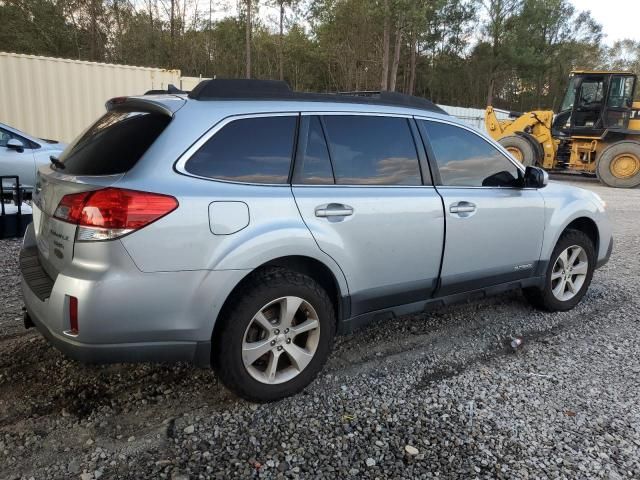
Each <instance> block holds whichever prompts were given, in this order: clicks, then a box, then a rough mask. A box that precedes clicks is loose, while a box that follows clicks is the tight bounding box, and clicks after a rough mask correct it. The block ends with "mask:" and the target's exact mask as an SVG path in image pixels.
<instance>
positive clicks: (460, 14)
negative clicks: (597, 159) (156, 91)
mask: <svg viewBox="0 0 640 480" xmlns="http://www.w3.org/2000/svg"><path fill="white" fill-rule="evenodd" d="M220 2H221V0H215V1H214V0H212V5H213V6H214V8H217V7H219V6H220ZM203 3H204V2H202V1H199V2H196V1H191V2H189V1H179V0H134V1H132V0H0V25H2V28H0V46H1V47H0V48H1V49H2V50H3V51H10V52H17V53H29V54H36V55H48V56H56V57H66V58H77V59H84V60H95V61H105V62H113V63H122V64H130V65H140V66H156V67H165V68H179V69H180V70H181V71H182V72H183V75H194V76H198V75H202V76H203V77H211V76H214V75H215V76H218V77H243V76H244V75H245V58H246V55H245V40H246V36H245V34H246V22H245V19H246V12H245V10H246V0H245V1H235V2H232V4H234V5H236V6H237V15H235V16H229V17H227V18H222V19H220V18H209V9H208V8H205V7H204V6H203V5H202V4H203ZM281 5H282V6H283V10H282V13H284V15H283V16H282V25H283V35H282V37H281V36H280V20H281V18H280V13H281V10H280V6H281ZM384 5H388V10H385V8H384ZM196 6H199V8H196ZM258 8H270V9H271V10H270V12H275V17H274V16H273V15H272V16H271V17H269V20H266V19H265V16H264V15H259V14H257V12H258V10H256V14H254V15H253V21H252V24H253V32H252V36H251V52H252V55H251V56H252V66H251V71H252V75H253V76H254V77H257V78H279V77H280V68H281V67H280V65H281V63H282V72H283V76H284V78H285V80H287V81H288V82H289V83H290V84H291V85H292V86H293V87H294V88H295V89H297V90H308V91H340V90H377V89H379V88H380V78H381V76H382V75H381V72H383V58H385V59H386V62H388V63H387V66H386V69H387V72H390V75H391V76H394V77H393V78H394V80H395V82H393V83H390V85H391V87H390V88H393V87H394V86H395V88H396V89H397V90H400V91H409V90H411V89H413V91H415V93H416V94H418V95H423V96H426V97H429V98H432V99H433V100H435V101H437V102H440V103H445V104H451V105H462V106H476V107H484V106H485V105H486V103H487V101H489V102H491V103H493V104H494V105H496V106H498V107H503V108H509V109H514V110H528V109H532V108H551V107H555V106H557V105H558V103H559V102H560V100H561V98H562V94H563V90H564V88H565V85H566V79H567V75H568V73H569V71H570V70H571V69H575V68H615V69H630V70H633V71H636V72H640V42H635V41H632V40H626V41H622V42H616V43H615V44H614V45H613V46H611V47H610V48H608V47H603V46H602V31H601V27H600V26H599V25H598V24H597V22H596V21H595V20H594V19H593V18H592V17H591V16H590V14H589V13H584V12H579V11H576V8H575V7H574V6H573V4H572V3H571V2H570V1H569V0H386V1H385V0H304V1H299V0H266V1H261V2H258V1H257V0H253V1H252V9H258ZM185 9H186V10H185ZM172 11H173V12H174V14H173V16H172V15H171V12H172ZM385 11H386V13H385ZM274 18H275V20H274ZM172 19H173V21H172ZM385 24H387V26H388V33H389V35H388V37H386V38H387V40H386V42H385V36H384V35H383V31H384V25H385ZM172 25H173V28H172ZM172 32H173V34H172ZM385 45H386V46H387V51H388V52H389V54H388V55H387V56H386V57H384V54H383V53H384V50H385ZM396 45H398V47H397V48H396ZM395 52H399V56H398V55H395ZM392 65H393V67H392Z"/></svg>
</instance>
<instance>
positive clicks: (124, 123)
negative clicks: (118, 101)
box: [59, 110, 171, 175]
mask: <svg viewBox="0 0 640 480" xmlns="http://www.w3.org/2000/svg"><path fill="white" fill-rule="evenodd" d="M170 121H171V117H169V116H167V115H162V114H158V113H150V112H135V111H134V112H131V111H119V110H112V111H110V112H107V113H106V114H104V115H103V116H102V117H101V118H100V119H99V120H98V121H97V122H96V123H94V124H93V125H92V126H91V127H89V129H88V130H86V131H85V132H84V133H83V134H81V135H80V136H79V137H78V138H77V139H76V140H74V142H73V143H72V144H71V145H70V147H69V148H68V149H67V150H66V151H65V152H64V154H63V155H62V156H61V157H60V158H59V160H60V161H61V162H62V163H64V173H69V174H72V175H113V174H117V173H125V172H128V171H129V170H131V168H133V166H134V165H135V164H136V162H137V161H138V160H140V157H142V155H143V154H144V152H146V151H147V149H148V148H149V147H150V146H151V144H152V143H153V142H154V141H155V140H156V138H158V136H159V135H160V134H161V133H162V131H163V130H164V129H165V127H166V126H167V125H168V124H169V122H170Z"/></svg>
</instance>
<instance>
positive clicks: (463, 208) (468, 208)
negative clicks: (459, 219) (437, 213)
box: [449, 202, 476, 213]
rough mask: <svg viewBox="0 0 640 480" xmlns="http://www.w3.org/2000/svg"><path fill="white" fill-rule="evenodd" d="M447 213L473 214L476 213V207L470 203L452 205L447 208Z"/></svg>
mask: <svg viewBox="0 0 640 480" xmlns="http://www.w3.org/2000/svg"><path fill="white" fill-rule="evenodd" d="M449 211H450V212H451V213H473V212H475V211H476V205H475V203H471V202H458V203H452V204H451V205H450V206H449Z"/></svg>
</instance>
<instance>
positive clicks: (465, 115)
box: [438, 105, 509, 132]
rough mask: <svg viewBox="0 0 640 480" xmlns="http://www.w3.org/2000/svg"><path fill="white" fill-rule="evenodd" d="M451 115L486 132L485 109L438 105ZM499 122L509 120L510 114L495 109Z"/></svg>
mask: <svg viewBox="0 0 640 480" xmlns="http://www.w3.org/2000/svg"><path fill="white" fill-rule="evenodd" d="M438 106H439V107H440V108H442V109H443V110H444V111H445V112H447V113H448V114H449V115H451V116H453V117H456V118H458V119H460V120H462V121H464V122H466V123H468V124H469V125H471V126H473V127H476V128H477V129H478V130H482V131H483V132H484V131H486V130H485V128H484V109H482V108H464V107H451V106H449V105H438ZM494 111H495V112H496V116H497V117H498V120H505V119H508V118H509V112H508V111H506V110H498V109H497V108H495V109H494Z"/></svg>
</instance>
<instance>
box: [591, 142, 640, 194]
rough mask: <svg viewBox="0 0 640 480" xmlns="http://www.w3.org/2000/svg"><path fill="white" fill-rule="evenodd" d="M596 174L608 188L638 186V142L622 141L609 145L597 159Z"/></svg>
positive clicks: (639, 175) (639, 169) (639, 180)
mask: <svg viewBox="0 0 640 480" xmlns="http://www.w3.org/2000/svg"><path fill="white" fill-rule="evenodd" d="M596 174H597V175H598V178H599V179H600V181H601V182H602V183H604V184H605V185H608V186H609V187H615V188H633V187H637V186H638V185H640V142H636V141H634V140H622V141H620V142H616V143H614V144H612V145H609V146H608V147H607V148H605V149H604V150H603V151H602V153H600V156H599V157H598V160H597V164H596Z"/></svg>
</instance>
